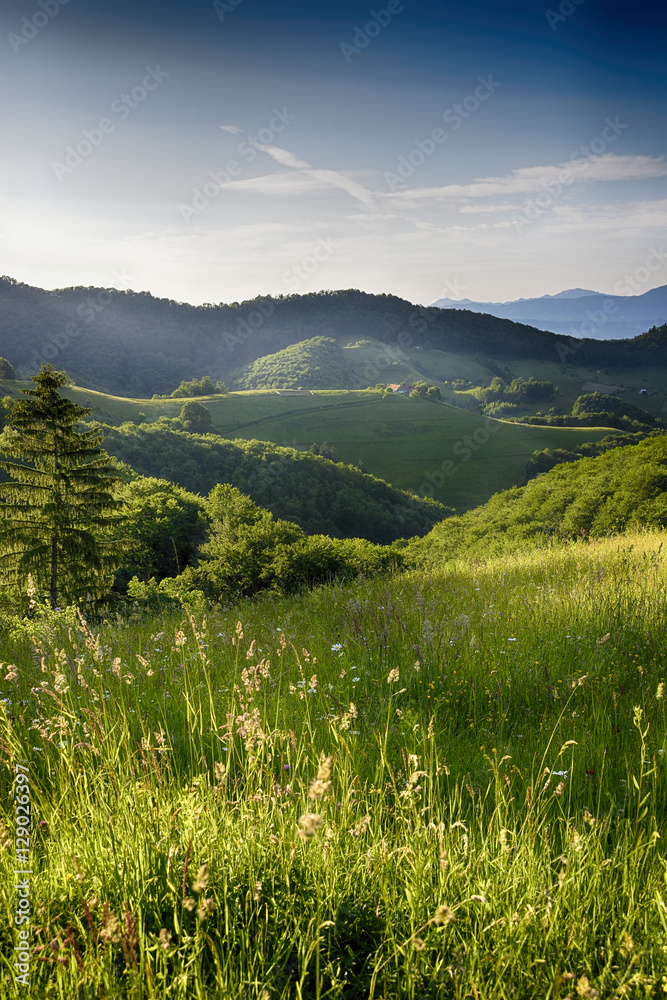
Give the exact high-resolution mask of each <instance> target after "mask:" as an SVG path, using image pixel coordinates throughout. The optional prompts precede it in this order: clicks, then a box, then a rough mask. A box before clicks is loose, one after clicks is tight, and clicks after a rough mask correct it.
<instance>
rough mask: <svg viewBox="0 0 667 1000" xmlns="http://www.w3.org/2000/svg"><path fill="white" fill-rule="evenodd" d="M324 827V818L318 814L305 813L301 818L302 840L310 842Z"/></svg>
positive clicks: (300, 830)
mask: <svg viewBox="0 0 667 1000" xmlns="http://www.w3.org/2000/svg"><path fill="white" fill-rule="evenodd" d="M321 826H322V817H321V816H319V815H318V814H317V813H304V814H303V816H300V817H299V836H300V837H301V839H302V840H310V838H311V837H314V836H315V834H316V833H317V831H318V830H319V828H320V827H321Z"/></svg>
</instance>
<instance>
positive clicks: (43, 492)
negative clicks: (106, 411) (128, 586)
mask: <svg viewBox="0 0 667 1000" xmlns="http://www.w3.org/2000/svg"><path fill="white" fill-rule="evenodd" d="M32 381H33V382H34V383H35V387H34V388H32V389H23V390H22V393H23V395H24V396H25V397H26V398H24V399H20V400H18V401H17V402H16V404H15V405H14V407H13V408H12V411H11V416H10V418H9V421H8V425H7V427H6V428H5V430H4V432H3V434H2V436H0V453H1V455H2V458H0V468H3V469H4V470H5V472H7V473H8V474H9V476H10V477H11V480H10V481H9V482H4V483H1V484H0V582H1V583H2V585H3V588H5V589H7V588H9V589H11V590H13V591H14V592H16V591H18V590H24V589H25V586H26V584H27V577H28V574H30V575H31V577H32V580H33V583H34V585H35V587H36V589H37V592H38V593H39V594H40V596H42V597H43V598H47V599H48V600H49V601H50V602H51V605H52V607H57V606H58V604H59V602H62V601H68V602H69V601H76V600H78V599H79V598H81V597H83V596H85V595H86V594H90V596H91V597H95V598H99V597H101V596H103V594H104V593H105V592H106V591H108V589H109V587H110V584H111V583H112V581H113V569H114V568H115V566H116V565H117V557H116V556H114V554H113V552H112V549H115V550H116V552H117V551H118V543H117V542H112V541H111V539H110V538H109V528H110V527H111V525H112V524H115V523H116V522H117V521H118V519H119V514H118V508H119V507H120V506H121V504H120V503H119V502H118V501H117V500H115V499H114V497H113V495H112V488H113V485H114V483H115V481H116V479H117V477H116V476H115V475H114V471H113V467H112V465H111V464H110V463H109V456H108V455H107V453H106V452H105V451H104V450H103V449H102V448H101V447H100V445H101V443H102V436H101V434H99V433H98V431H97V430H95V429H94V428H87V429H84V430H76V425H77V424H78V423H79V422H80V420H81V419H82V418H83V417H85V416H88V415H89V414H90V413H91V410H90V409H87V408H84V407H83V406H79V405H78V404H76V403H73V402H72V401H71V400H69V399H67V398H66V397H64V396H62V395H61V394H60V392H59V390H60V389H61V388H62V387H63V386H65V385H67V384H68V383H69V381H70V380H69V378H68V376H67V375H66V373H65V372H59V371H55V370H54V369H53V368H52V366H51V365H42V367H41V368H40V371H39V373H38V374H37V375H33V376H32Z"/></svg>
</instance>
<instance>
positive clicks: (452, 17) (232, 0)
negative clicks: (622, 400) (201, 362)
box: [0, 0, 667, 303]
mask: <svg viewBox="0 0 667 1000" xmlns="http://www.w3.org/2000/svg"><path fill="white" fill-rule="evenodd" d="M666 27H667V13H665V12H660V11H656V10H655V9H654V7H653V6H652V5H649V4H648V3H641V2H640V3H636V4H634V5H633V7H632V8H631V9H630V8H629V7H628V5H627V4H623V5H621V4H615V3H608V2H603V0H561V2H560V4H555V3H554V4H553V5H552V6H551V7H549V6H548V5H546V4H543V3H540V2H528V0H514V2H513V3H505V2H502V0H500V2H499V0H496V2H484V3H472V4H470V5H468V6H463V5H461V4H459V3H457V4H453V3H448V2H444V3H439V4H433V3H426V2H420V0H405V2H403V3H401V2H399V0H390V2H385V0H381V2H379V3H377V4H375V5H373V4H370V3H365V2H360V3H358V2H350V0H342V2H337V3H331V2H328V0H326V2H320V3H318V4H317V5H315V4H313V3H300V2H298V3H290V2H286V3H283V4H276V3H275V2H271V3H269V2H266V0H216V3H212V2H210V0H207V2H198V0H196V2H192V0H190V2H187V3H186V2H182V3H173V2H172V3H169V2H165V3H160V4H157V3H155V4H153V3H148V2H145V0H135V2H133V3H127V2H125V0H120V2H117V3H114V4H100V3H99V0H68V2H67V3H62V2H59V0H4V4H3V9H2V13H1V14H0V44H2V45H4V52H3V56H2V60H1V61H0V77H1V81H2V89H3V94H4V95H6V96H5V101H4V103H5V109H4V110H5V115H4V136H3V139H4V141H3V152H2V157H1V161H0V178H1V184H0V206H1V215H0V272H2V273H4V274H8V275H11V276H13V277H16V278H18V279H19V280H22V281H27V282H30V283H32V284H36V285H41V286H43V287H47V288H54V287H62V286H65V285H93V284H94V285H102V286H105V287H109V286H115V287H130V288H135V289H147V290H149V291H151V292H153V293H154V294H156V295H163V296H168V297H171V298H175V299H179V300H182V301H189V302H195V303H199V302H221V301H225V302H231V301H236V300H242V299H245V298H250V297H253V296H254V295H256V294H259V293H268V292H272V293H279V292H283V293H289V292H307V291H311V290H315V289H320V288H350V287H357V288H362V289H364V290H366V291H370V292H388V293H393V294H397V295H401V296H404V297H405V298H408V299H410V300H411V301H414V302H421V303H428V302H431V301H433V300H435V299H437V298H440V297H442V296H447V297H450V298H454V299H456V298H463V297H466V298H471V299H482V300H500V301H502V300H508V299H512V298H518V297H520V296H524V297H528V296H532V295H541V294H545V293H555V292H558V291H560V290H562V289H564V288H568V287H574V286H582V287H585V288H591V289H596V290H599V291H610V292H611V291H612V290H613V287H614V285H615V284H616V283H618V282H619V280H621V279H622V278H623V276H624V274H627V273H632V272H634V271H635V270H636V269H637V268H640V267H641V266H642V265H643V263H644V261H645V260H646V259H647V258H648V256H649V255H650V253H651V251H652V249H653V248H660V247H661V246H662V244H663V243H665V244H666V245H667V158H666V154H667V149H666V148H665V136H667V128H666V125H667V121H666V118H667V116H666V113H665V112H666V101H665V98H666V96H667V87H666V82H667V81H666V77H667V70H666V69H665V60H664V54H663V44H664V38H665V28H666ZM664 271H665V273H662V270H658V271H656V272H653V273H652V275H651V278H650V280H649V282H648V283H647V284H646V287H645V290H648V289H649V288H650V287H655V286H657V285H662V284H667V265H666V266H665V268H664Z"/></svg>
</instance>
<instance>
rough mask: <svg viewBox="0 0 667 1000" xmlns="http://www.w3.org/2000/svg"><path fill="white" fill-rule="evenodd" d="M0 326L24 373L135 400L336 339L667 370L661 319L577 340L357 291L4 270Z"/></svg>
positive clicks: (6, 348) (6, 350) (5, 346)
mask: <svg viewBox="0 0 667 1000" xmlns="http://www.w3.org/2000/svg"><path fill="white" fill-rule="evenodd" d="M0 324H1V325H0V333H1V336H2V351H3V356H5V357H6V358H7V359H8V361H9V362H10V363H11V364H13V365H14V367H15V368H16V369H17V371H19V373H20V374H24V375H25V374H31V373H33V372H34V371H36V370H37V369H38V368H39V365H40V363H42V362H52V363H53V364H54V365H55V367H57V368H61V369H65V370H67V371H68V372H69V373H70V374H71V375H72V377H73V378H74V379H75V380H77V381H78V382H80V383H81V384H85V385H90V386H93V387H95V388H96V389H98V390H103V391H106V392H112V393H118V394H125V395H133V396H150V395H153V394H155V393H163V394H165V393H169V392H171V391H172V390H173V389H175V388H176V386H177V385H178V384H179V383H180V382H181V381H182V380H183V379H192V378H201V377H202V376H203V375H206V374H208V375H210V376H211V377H212V378H213V380H214V382H215V381H216V380H218V379H220V380H222V381H225V380H226V379H227V378H228V377H229V375H230V373H232V372H234V371H236V370H237V369H239V368H240V367H242V366H244V365H248V364H252V363H253V362H254V361H257V360H258V359H259V358H263V357H265V356H267V355H272V354H275V353H277V352H280V351H282V350H283V349H285V348H287V347H289V346H290V345H293V344H298V343H300V342H303V341H306V340H309V339H312V338H314V337H328V338H333V339H335V340H336V341H337V342H338V343H339V344H340V345H341V346H343V345H345V344H348V345H349V344H351V343H354V342H359V343H364V342H365V341H369V340H370V341H371V342H372V341H378V342H380V343H381V344H383V345H385V347H391V348H392V351H394V352H396V351H399V350H400V351H403V352H408V351H411V352H415V354H419V353H420V351H422V352H426V351H429V350H437V351H445V352H449V353H450V354H467V355H473V356H477V357H479V359H480V361H481V362H482V363H485V361H486V360H487V359H495V362H496V363H498V360H499V359H500V363H505V362H506V361H509V360H510V359H522V360H524V361H525V360H530V361H549V362H552V363H556V362H560V364H561V365H562V364H567V365H571V364H576V365H587V366H589V367H596V368H605V369H610V368H615V369H618V368H628V369H632V368H637V367H644V368H646V367H663V368H664V367H665V366H667V327H661V328H659V329H653V330H651V331H649V332H648V333H646V334H642V335H641V336H639V337H636V338H634V339H632V340H625V341H595V340H574V341H573V340H572V339H571V338H568V337H565V336H561V335H557V334H552V333H548V332H545V331H542V330H536V329H534V328H533V327H530V326H525V325H522V324H519V323H513V322H511V321H510V320H504V319H498V318H496V317H493V316H488V315H483V314H478V313H473V312H470V311H467V310H465V309H438V308H423V307H420V306H415V305H413V304H412V303H410V302H407V301H405V300H404V299H400V298H398V297H397V296H393V295H369V294H367V293H364V292H360V291H357V290H355V289H347V290H341V291H324V292H317V293H310V294H307V295H289V296H280V297H278V298H275V299H273V298H270V297H268V296H264V297H261V296H260V297H258V298H256V299H253V300H249V301H247V302H241V303H239V302H234V303H231V304H224V303H220V304H217V305H214V304H210V303H207V304H204V305H202V306H192V305H189V304H188V303H182V302H174V301H171V300H168V299H157V298H154V297H153V296H152V295H150V294H149V293H147V292H133V291H119V290H117V289H113V288H111V289H104V288H85V287H77V288H66V289H57V290H55V291H45V290H44V289H40V288H34V287H31V286H30V285H26V284H23V283H21V282H17V281H15V280H13V279H12V278H9V277H3V278H0ZM376 353H377V352H376ZM420 363H421V359H419V361H417V365H419V364H420ZM417 365H415V366H414V367H417ZM365 367H370V368H371V369H372V370H373V371H372V377H368V375H367V373H364V384H366V385H369V384H370V385H374V384H375V383H376V382H378V381H386V379H384V378H382V377H381V375H380V376H378V374H377V373H376V371H375V369H377V368H381V367H382V363H376V362H375V361H374V360H372V359H371V362H370V365H366V366H365ZM422 377H427V378H428V377H430V376H429V375H425V376H424V375H423V376H422Z"/></svg>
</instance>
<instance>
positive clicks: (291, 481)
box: [101, 403, 451, 545]
mask: <svg viewBox="0 0 667 1000" xmlns="http://www.w3.org/2000/svg"><path fill="white" fill-rule="evenodd" d="M191 405H193V406H197V405H200V404H196V403H192V404H191ZM101 426H102V430H103V432H104V435H105V448H106V449H107V451H108V452H109V454H111V455H114V456H115V457H116V458H117V459H118V460H119V461H122V462H124V463H126V464H127V465H129V466H131V467H132V468H133V469H135V470H136V471H137V472H139V473H141V474H142V475H144V476H152V477H156V478H158V479H167V480H169V481H171V482H173V483H177V484H178V485H179V486H181V487H183V488H184V489H187V490H190V491H191V492H193V493H201V494H206V493H208V492H209V491H210V490H211V489H212V488H213V487H214V486H215V485H216V484H218V483H229V484H231V485H232V486H236V487H237V488H238V489H239V490H241V491H242V492H243V493H245V494H247V495H248V496H249V497H251V498H252V500H253V501H254V502H255V503H256V504H258V505H259V506H260V507H263V508H266V509H267V510H269V511H271V512H272V514H273V515H274V516H275V517H276V518H279V519H283V520H286V521H292V522H295V523H296V524H298V525H299V526H300V527H301V528H302V529H303V530H304V531H306V532H307V533H308V534H324V535H331V536H332V537H336V538H357V537H358V538H366V539H368V540H369V541H372V542H378V543H381V544H385V545H386V544H389V543H391V542H393V541H394V540H395V539H397V538H410V537H412V536H413V535H423V534H425V533H426V532H427V531H429V530H430V529H431V528H432V527H433V525H434V524H436V523H437V522H438V521H440V520H441V519H442V518H443V517H447V516H448V515H449V514H450V513H451V509H450V508H448V507H445V506H443V505H442V504H440V503H437V502H436V501H434V500H429V499H421V498H420V497H417V496H415V495H414V494H412V493H408V492H407V491H405V490H400V489H397V488H395V487H393V486H390V485H389V484H388V483H385V482H384V481H383V480H381V479H376V478H375V477H374V476H370V475H365V474H363V473H362V472H361V470H360V469H358V468H355V467H354V466H351V465H342V464H340V463H338V464H334V463H333V462H331V461H327V460H325V459H324V458H322V457H320V456H317V455H314V454H312V453H311V452H300V451H296V450H295V449H293V448H282V447H279V446H277V445H273V444H271V443H269V442H266V441H247V442H245V441H238V440H237V441H227V440H225V439H223V438H221V437H218V436H217V435H214V434H207V435H205V436H204V435H197V434H188V433H184V432H183V431H181V430H178V429H176V427H175V425H174V423H173V422H171V421H169V420H166V419H162V420H158V421H156V422H155V423H151V424H141V425H136V424H129V423H128V424H123V425H122V426H121V427H109V426H106V425H101Z"/></svg>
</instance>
